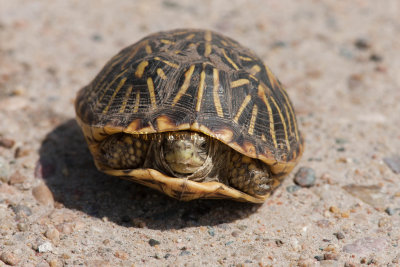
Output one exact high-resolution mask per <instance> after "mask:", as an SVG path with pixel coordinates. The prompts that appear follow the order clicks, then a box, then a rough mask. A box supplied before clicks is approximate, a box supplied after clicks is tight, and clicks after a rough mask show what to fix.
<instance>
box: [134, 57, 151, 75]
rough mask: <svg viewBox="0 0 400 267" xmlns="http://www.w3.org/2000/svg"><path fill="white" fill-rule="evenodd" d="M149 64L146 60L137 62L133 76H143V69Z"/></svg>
mask: <svg viewBox="0 0 400 267" xmlns="http://www.w3.org/2000/svg"><path fill="white" fill-rule="evenodd" d="M148 65H149V62H148V61H142V62H140V63H139V65H138V66H137V68H136V71H135V76H136V77H137V78H139V79H140V78H142V76H143V73H144V70H145V69H146V67H147V66H148Z"/></svg>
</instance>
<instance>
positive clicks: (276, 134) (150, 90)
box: [75, 29, 304, 202]
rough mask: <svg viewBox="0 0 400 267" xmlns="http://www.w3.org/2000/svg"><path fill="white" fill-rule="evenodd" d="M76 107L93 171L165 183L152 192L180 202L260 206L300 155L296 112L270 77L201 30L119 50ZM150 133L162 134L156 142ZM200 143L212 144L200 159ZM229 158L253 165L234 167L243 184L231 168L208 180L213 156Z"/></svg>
mask: <svg viewBox="0 0 400 267" xmlns="http://www.w3.org/2000/svg"><path fill="white" fill-rule="evenodd" d="M75 109H76V113H77V119H78V122H79V124H80V125H81V127H82V129H83V131H84V134H85V137H86V140H87V141H88V143H89V148H90V150H91V152H92V154H93V155H94V158H95V161H96V165H97V166H98V167H99V168H100V169H101V170H103V171H105V172H107V173H110V174H113V175H118V176H131V175H133V176H134V177H132V179H134V180H136V181H138V182H141V183H143V184H146V185H149V186H151V185H150V184H154V183H156V184H159V183H164V182H165V181H169V182H167V185H163V186H161V185H159V186H154V185H152V186H151V187H153V188H157V189H159V190H161V191H163V192H165V193H167V194H169V195H172V196H174V197H177V196H176V194H175V193H173V192H181V193H182V195H181V196H180V197H178V198H180V199H191V198H196V197H205V196H204V194H205V193H204V192H205V191H207V192H208V193H207V194H206V195H207V196H206V197H222V196H225V197H230V198H235V199H241V200H243V199H245V200H246V201H252V202H257V201H260V199H264V198H265V197H266V196H267V195H268V194H269V193H270V192H271V191H272V190H273V188H275V187H276V181H278V184H279V181H280V179H281V178H280V177H283V176H284V175H285V174H287V173H288V172H290V170H291V169H292V168H293V167H294V166H295V165H296V163H297V162H298V160H299V159H300V157H301V154H302V152H303V143H304V142H303V138H302V136H301V134H300V132H299V129H298V126H297V121H296V116H295V112H294V109H293V106H292V104H291V102H290V100H289V97H288V94H287V93H286V91H285V90H284V88H283V86H282V84H281V83H280V82H279V80H278V79H277V78H276V77H275V76H274V75H273V74H272V72H271V71H270V70H269V68H268V67H266V66H265V65H264V64H263V62H262V60H261V59H260V58H258V57H257V56H256V55H255V54H254V53H253V52H252V51H250V50H249V49H247V48H245V47H243V46H241V45H240V44H239V43H237V42H236V41H234V40H232V39H231V38H228V37H226V36H224V35H221V34H218V33H215V32H213V31H209V30H190V29H181V30H173V31H166V32H159V33H155V34H152V35H149V36H147V37H145V38H143V39H142V40H140V41H139V42H137V43H135V44H133V45H131V46H128V47H126V48H125V49H123V50H122V51H121V52H120V53H118V54H117V55H116V56H114V57H113V58H112V59H111V60H110V61H109V62H108V63H107V64H106V65H105V66H104V68H103V69H102V70H101V71H100V73H99V74H98V75H97V76H96V77H95V79H94V80H93V81H92V82H91V83H90V84H89V85H87V86H85V87H84V88H83V89H82V90H81V91H80V92H79V93H78V95H77V99H76V102H75ZM180 132H183V133H180ZM162 133H165V134H162ZM177 133H179V134H177ZM119 134H120V135H121V136H123V138H122V137H120V136H119ZM160 134H161V135H160ZM110 135H115V136H113V137H110V138H108V137H109V136H110ZM125 135H127V136H131V137H126V136H125ZM145 136H146V137H145ZM150 136H153V137H154V136H163V137H162V138H159V141H157V142H155V141H154V140H153V139H151V138H150V139H149V137H150ZM167 136H169V138H166V137H167ZM121 138H122V139H121ZM196 138H197V139H196ZM203 138H205V139H207V143H208V144H211V145H210V146H209V147H208V149H211V150H207V152H206V154H207V156H205V154H204V152H203V150H201V149H200V148H201V145H200V144H201V142H202V141H201V140H202V139H203ZM125 139H126V140H125ZM129 140H131V142H132V144H129V142H130V141H129ZM160 140H163V142H161V141H160ZM136 141H138V142H139V143H140V144H142V148H141V149H137V148H136V147H135V146H134V144H135V143H136ZM213 144H219V145H215V146H214V145H213ZM143 147H146V148H147V153H146V152H144V150H143ZM154 147H158V149H159V150H160V151H159V152H160V153H158V152H157V155H155V153H156V152H154V149H155V148H154ZM217 147H218V148H217ZM212 149H214V150H212ZM132 150H133V152H132ZM139 151H140V152H139ZM216 151H217V152H216ZM226 151H232V152H229V153H227V152H226ZM161 152H162V153H161ZM138 153H139V154H140V155H139V154H138ZM218 153H219V154H218ZM226 153H227V154H226ZM232 153H233V154H234V153H237V154H238V156H239V157H240V159H241V160H245V161H246V160H247V158H248V159H249V160H250V161H255V162H256V163H254V162H252V163H246V165H245V166H243V167H240V171H241V172H245V173H246V175H245V176H243V178H239V177H242V176H241V175H239V174H235V175H233V176H232V175H231V174H232V173H235V172H234V169H235V168H233V169H232V171H229V172H227V171H225V174H222V173H221V172H218V175H217V174H216V170H215V165H216V164H220V163H218V162H217V161H215V159H214V158H213V157H217V158H218V157H219V158H223V156H222V154H223V155H225V156H229V157H230V156H231V155H233V154H232ZM115 155H120V156H119V157H115ZM151 160H155V161H154V164H155V165H154V164H153V165H152V164H149V162H150V161H151ZM225 161H226V162H228V161H229V160H227V159H226V158H225ZM251 164H253V165H254V166H257V168H258V169H259V171H258V172H257V173H258V174H257V175H256V174H254V172H253V170H252V168H253V167H250V166H253V165H251ZM260 164H261V165H260ZM209 165H210V166H209ZM226 165H227V164H226V163H224V164H222V165H218V168H226V167H223V166H226ZM205 166H207V167H205ZM241 166H242V165H241ZM118 167H119V168H118ZM128 169H129V170H130V171H128ZM150 169H152V170H155V171H157V172H153V171H150ZM135 170H136V171H135ZM139 170H141V171H139ZM243 170H245V171H243ZM237 171H239V170H237ZM250 173H253V174H252V175H253V176H252V178H248V177H250V176H249V175H250ZM162 175H163V176H164V177H163V178H161V176H162ZM213 175H214V176H213ZM146 177H147V178H146ZM199 177H203V178H201V179H200V178H199ZM257 177H258V178H257ZM278 177H279V178H278ZM173 178H174V179H175V178H176V179H182V178H183V179H182V181H177V180H173ZM198 178H199V179H198ZM171 179H172V180H171ZM196 179H197V180H196ZM271 179H272V180H271ZM145 180H146V181H147V182H144V181H145ZM150 180H151V181H153V182H152V183H151V182H150ZM173 181H175V182H176V183H175V182H173ZM183 181H186V182H183ZM189 181H192V182H199V183H202V185H201V186H200V185H197V184H195V183H192V182H189ZM208 181H213V182H217V183H220V185H221V186H222V185H224V186H225V187H223V189H218V190H217V189H212V190H214V191H212V192H214V193H211V192H210V191H208V190H206V189H205V187H204V184H205V183H207V182H208ZM243 181H245V182H243ZM256 181H257V182H256ZM271 181H275V182H274V183H272V182H271ZM173 183H175V184H174V186H177V187H176V188H175V187H174V186H173V185H172V184H173ZM214 185H215V184H213V186H214ZM274 185H275V186H274ZM168 186H169V187H171V188H174V189H173V190H172V189H171V190H167V188H168ZM179 186H181V187H179ZM209 186H210V188H211V185H209ZM226 186H231V187H233V188H234V189H235V190H236V191H235V190H233V189H232V190H230V189H229V190H228V189H227V187H226ZM179 188H180V189H179ZM213 188H214V187H213ZM246 188H247V189H246ZM257 188H258V189H257ZM261 189H262V190H261ZM199 190H200V191H202V192H203V193H204V194H201V193H200V192H198V191H199ZM185 192H186V193H185ZM187 192H197V194H189V193H187ZM233 192H236V193H233ZM243 192H246V193H243ZM262 192H264V193H262ZM221 194H222V195H221ZM224 194H225V195H224ZM243 194H244V195H243Z"/></svg>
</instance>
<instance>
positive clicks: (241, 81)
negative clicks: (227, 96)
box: [231, 79, 250, 88]
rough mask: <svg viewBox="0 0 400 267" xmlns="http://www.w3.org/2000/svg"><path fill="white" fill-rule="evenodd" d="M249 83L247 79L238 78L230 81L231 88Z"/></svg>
mask: <svg viewBox="0 0 400 267" xmlns="http://www.w3.org/2000/svg"><path fill="white" fill-rule="evenodd" d="M249 83H250V81H249V80H247V79H239V80H236V81H233V82H231V88H236V87H239V86H242V85H245V84H249Z"/></svg>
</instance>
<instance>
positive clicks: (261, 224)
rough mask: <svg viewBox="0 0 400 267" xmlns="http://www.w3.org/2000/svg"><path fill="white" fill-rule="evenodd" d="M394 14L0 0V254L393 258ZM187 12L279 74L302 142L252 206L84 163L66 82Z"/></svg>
mask: <svg viewBox="0 0 400 267" xmlns="http://www.w3.org/2000/svg"><path fill="white" fill-rule="evenodd" d="M399 18H400V2H399V1H397V0H386V1H374V0H371V1H367V0H358V1H356V0H354V1H337V0H330V1H312V0H303V1H289V0H283V1H282V0H279V1H278V0H275V1H273V0H271V1H261V0H260V1H238V0H237V1H177V0H164V1H161V0H160V1H156V0H152V1H61V0H60V1H51V0H47V1H45V0H43V1H28V0H26V1H22V0H13V1H7V0H0V266H5V265H7V264H10V265H14V266H41V267H42V266H52V267H54V266H360V265H368V264H369V265H371V266H400V174H399V172H400V158H399V156H398V155H399V154H400V151H399V150H400V130H399V128H400V104H399V103H400V75H399V70H400V54H399V51H400V20H399ZM183 27H193V28H209V29H213V30H215V31H217V32H221V33H224V34H226V35H228V36H230V37H232V38H234V39H236V40H237V41H239V42H240V43H242V44H243V45H245V46H248V47H250V48H251V49H253V50H254V51H255V52H256V53H257V54H258V55H259V56H260V57H261V58H262V59H263V60H264V61H265V62H266V64H267V65H268V66H269V67H270V68H271V69H272V71H273V72H274V73H275V74H276V75H277V77H279V79H280V80H281V81H282V83H283V84H284V85H285V87H286V88H287V91H288V93H289V95H290V97H291V100H292V102H293V104H294V107H295V109H296V111H297V114H298V120H299V126H300V128H301V131H302V132H303V133H304V135H305V143H306V149H305V153H304V155H303V158H302V159H301V161H300V163H299V165H298V167H296V169H295V170H294V172H293V173H291V174H290V175H289V176H288V177H287V179H286V180H285V182H284V183H283V185H282V186H281V187H280V188H279V189H278V190H277V191H276V192H275V194H274V195H273V196H272V197H271V198H269V199H268V200H267V201H266V202H265V203H264V204H263V205H251V204H244V203H236V202H231V201H220V200H198V201H192V202H187V203H184V202H179V201H176V200H174V199H171V198H169V197H167V196H164V195H162V194H160V193H158V192H155V191H153V190H151V189H147V188H145V187H143V186H140V185H137V184H135V183H132V182H129V181H124V180H119V179H117V178H114V177H109V176H107V175H104V174H102V173H100V172H98V171H97V170H96V168H95V167H94V164H93V161H92V158H91V156H90V154H89V152H88V149H87V146H86V143H85V142H84V139H83V136H82V133H81V131H80V129H79V127H78V126H77V123H76V121H75V119H74V116H75V112H74V108H73V101H74V98H75V95H76V92H77V91H78V90H79V89H80V88H81V87H82V86H84V85H86V84H87V83H89V82H90V81H91V79H93V77H94V76H95V75H96V74H97V72H98V71H99V70H100V69H101V67H102V66H103V65H104V64H105V62H106V61H107V60H108V59H109V58H110V57H111V56H113V55H114V54H116V53H117V52H118V51H119V50H120V49H122V48H123V47H125V46H127V45H129V44H132V43H134V42H136V41H137V40H139V39H140V38H142V37H144V36H145V35H147V34H149V33H151V32H155V31H159V30H168V29H173V28H183ZM300 167H308V168H311V169H312V170H314V171H315V176H316V181H315V184H314V185H313V186H311V187H308V188H307V187H299V186H295V184H294V177H295V173H296V172H297V170H298V169H299V168H300ZM311 178H312V177H311Z"/></svg>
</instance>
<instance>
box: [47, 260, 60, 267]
mask: <svg viewBox="0 0 400 267" xmlns="http://www.w3.org/2000/svg"><path fill="white" fill-rule="evenodd" d="M49 265H50V267H61V266H63V264H62V262H61V261H59V260H58V259H51V260H49Z"/></svg>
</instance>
